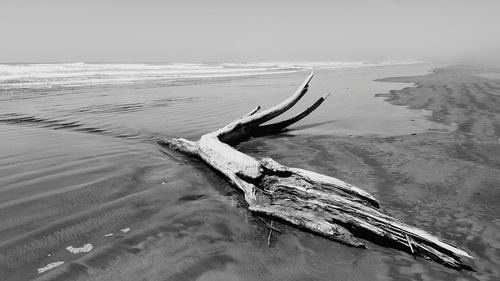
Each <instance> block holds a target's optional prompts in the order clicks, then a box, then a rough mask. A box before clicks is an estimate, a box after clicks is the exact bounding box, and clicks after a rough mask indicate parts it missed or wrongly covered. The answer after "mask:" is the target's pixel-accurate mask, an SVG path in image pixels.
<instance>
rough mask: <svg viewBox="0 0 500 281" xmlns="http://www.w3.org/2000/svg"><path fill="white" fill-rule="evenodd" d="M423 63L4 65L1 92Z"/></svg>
mask: <svg viewBox="0 0 500 281" xmlns="http://www.w3.org/2000/svg"><path fill="white" fill-rule="evenodd" d="M414 63H420V62H414V61H402V62H379V63H374V62H366V61H359V62H264V63H161V64H160V63H155V64H145V63H117V64H111V63H83V62H78V63H50V64H0V90H7V91H9V92H11V91H13V90H14V91H15V90H51V89H53V90H58V89H74V88H80V87H100V86H114V85H130V84H137V85H141V84H148V85H149V84H151V83H153V84H156V83H159V84H161V83H172V82H174V83H175V82H179V81H186V80H188V81H189V80H200V79H221V78H232V77H248V76H256V75H270V74H283V73H290V72H299V71H311V70H319V69H337V68H359V67H373V66H384V65H397V64H414Z"/></svg>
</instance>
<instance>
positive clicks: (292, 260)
mask: <svg viewBox="0 0 500 281" xmlns="http://www.w3.org/2000/svg"><path fill="white" fill-rule="evenodd" d="M432 67H434V66H433V65H428V64H413V63H382V64H375V63H368V62H346V63H336V62H327V63H252V64H236V63H220V64H86V63H69V64H3V65H0V276H2V280H29V279H34V278H41V279H51V278H54V280H72V279H77V280H87V279H86V278H88V279H92V280H122V279H123V276H121V275H120V274H127V278H129V279H130V278H132V279H133V277H134V276H136V277H137V278H139V277H140V276H144V277H146V278H151V279H157V278H160V277H161V278H164V279H166V280H192V279H196V278H201V277H203V278H202V279H203V280H235V279H236V278H240V279H241V278H244V279H241V280H269V278H270V276H274V277H276V278H277V279H276V280H278V279H282V280H290V278H291V277H293V276H303V277H307V276H309V277H311V276H312V277H314V278H312V279H315V280H329V278H330V277H331V276H332V274H334V276H337V277H338V278H343V277H349V276H353V275H352V274H353V272H356V274H355V275H356V276H357V278H359V279H361V280H372V279H371V278H372V277H373V276H372V274H373V272H376V274H378V275H379V276H378V277H379V278H380V279H384V277H383V276H384V266H383V265H382V264H380V263H381V262H377V261H376V260H377V259H378V256H377V255H378V254H376V253H373V252H366V254H364V256H362V257H360V256H359V254H358V252H357V250H353V249H350V248H347V247H344V246H342V245H338V244H337V243H333V242H330V241H327V240H324V239H322V238H311V237H309V236H301V235H303V234H300V231H296V232H293V231H292V232H290V233H288V234H287V235H283V236H281V237H280V241H281V242H280V243H282V244H280V245H281V246H280V247H277V248H268V247H267V245H266V238H267V234H266V231H265V229H262V227H261V226H259V224H258V222H257V221H255V219H253V218H252V216H251V215H250V214H248V213H247V212H246V211H245V207H244V203H243V202H242V201H241V195H240V194H239V193H238V192H236V191H235V190H234V189H233V188H232V187H231V186H229V185H228V184H227V183H226V182H225V181H224V179H222V178H220V177H219V176H218V175H216V174H214V173H213V172H212V171H210V170H209V169H208V168H206V167H205V166H204V165H203V164H202V163H200V162H199V161H197V160H193V159H189V158H187V157H185V156H183V155H179V154H176V153H174V152H171V151H168V150H165V149H164V148H162V147H160V146H158V145H157V144H156V142H157V141H158V140H161V139H163V138H164V137H185V138H190V139H193V140H195V139H197V138H198V137H199V136H200V135H202V134H204V133H206V132H209V131H211V130H214V129H216V128H219V127H221V126H224V125H225V124H227V123H228V122H230V121H232V120H233V119H235V118H238V117H239V116H241V115H243V114H245V113H246V112H248V111H249V110H250V109H252V108H254V107H255V106H256V105H261V106H263V107H267V106H271V105H273V104H276V103H278V102H280V101H281V100H283V99H285V98H286V97H288V96H289V95H290V94H291V93H293V92H294V91H295V89H296V87H297V86H298V85H299V84H300V83H301V82H302V80H303V79H304V78H305V77H306V76H307V75H308V73H309V72H310V71H312V70H314V71H315V72H316V77H315V78H314V79H313V80H312V82H311V84H310V91H309V93H308V94H307V95H306V97H305V98H304V100H303V101H301V102H300V103H299V104H297V105H296V108H294V109H293V110H294V111H292V113H290V114H293V113H294V112H298V111H301V110H302V109H303V108H304V107H306V106H308V105H310V104H311V103H313V102H314V101H315V100H316V99H317V98H319V97H321V96H323V95H324V94H325V93H327V92H332V96H331V97H330V98H329V99H328V100H327V101H325V102H324V104H322V105H321V107H320V108H318V110H317V111H316V112H314V113H313V114H311V115H310V116H309V117H308V118H306V120H304V121H302V122H300V123H298V124H297V125H295V126H294V127H292V131H290V132H289V133H290V134H292V135H294V134H295V135H304V136H310V137H314V135H328V134H333V135H349V134H352V135H364V134H377V135H394V134H407V133H410V132H423V131H426V130H429V128H433V129H435V130H444V131H446V130H451V129H452V128H448V127H446V126H444V125H439V124H435V123H431V122H429V121H427V119H426V116H427V115H428V114H429V113H428V112H425V111H418V110H409V109H406V108H404V107H396V106H393V105H390V104H388V103H387V102H384V101H383V99H381V98H376V97H375V94H378V93H387V92H388V91H389V90H390V89H396V88H403V87H408V86H412V85H409V84H402V83H381V82H375V81H373V80H374V79H377V78H383V77H391V76H404V75H416V74H425V73H428V71H429V70H430V69H431V68H432ZM305 149H307V148H305ZM262 153H264V154H265V151H263V152H262ZM303 164H304V163H300V162H299V163H296V166H298V167H300V166H301V165H303ZM333 252H335V256H336V257H337V258H334V257H333V256H332V254H331V253H333ZM325 257H330V258H331V259H329V260H325ZM229 264H232V265H233V266H234V265H237V266H236V268H237V270H236V271H234V270H233V271H226V270H225V268H226V267H227V266H228V265H229ZM332 264H334V266H333V267H331V270H330V269H326V268H328V266H331V265H332ZM90 273H92V274H94V275H92V276H91V277H89V276H88V274H90ZM132 279H131V280H132Z"/></svg>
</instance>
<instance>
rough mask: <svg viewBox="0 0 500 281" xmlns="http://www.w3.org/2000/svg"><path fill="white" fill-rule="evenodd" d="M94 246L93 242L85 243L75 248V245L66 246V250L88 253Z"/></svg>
mask: <svg viewBox="0 0 500 281" xmlns="http://www.w3.org/2000/svg"><path fill="white" fill-rule="evenodd" d="M93 248H94V247H93V246H92V244H85V245H83V247H80V248H75V247H73V246H69V247H67V248H66V250H68V251H70V252H71V253H73V254H78V253H88V252H90V251H92V249H93Z"/></svg>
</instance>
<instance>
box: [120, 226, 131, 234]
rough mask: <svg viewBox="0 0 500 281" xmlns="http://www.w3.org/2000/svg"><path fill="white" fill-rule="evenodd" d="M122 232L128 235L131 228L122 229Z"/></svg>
mask: <svg viewBox="0 0 500 281" xmlns="http://www.w3.org/2000/svg"><path fill="white" fill-rule="evenodd" d="M120 231H121V232H123V233H127V232H129V231H130V228H129V227H126V228H124V229H120Z"/></svg>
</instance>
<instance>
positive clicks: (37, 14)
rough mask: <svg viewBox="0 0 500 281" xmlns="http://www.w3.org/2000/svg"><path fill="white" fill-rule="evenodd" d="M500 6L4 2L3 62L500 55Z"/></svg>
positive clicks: (477, 1) (423, 0) (497, 2)
mask: <svg viewBox="0 0 500 281" xmlns="http://www.w3.org/2000/svg"><path fill="white" fill-rule="evenodd" d="M499 13H500V0H434V1H427V0H415V1H411V0H349V1H348V0H338V1H334V0H330V1H327V0H325V1H320V0H304V1H294V0H249V1H245V0H182V1H181V0H44V1H41V0H0V62H61V61H100V62H117V61H122V62H139V61H142V62H193V61H196V62H214V61H238V62H244V61H324V60H402V59H404V60H434V61H435V60H442V59H444V60H456V59H461V58H462V59H463V58H469V57H483V56H495V55H498V56H500V54H499V53H500V16H499Z"/></svg>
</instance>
